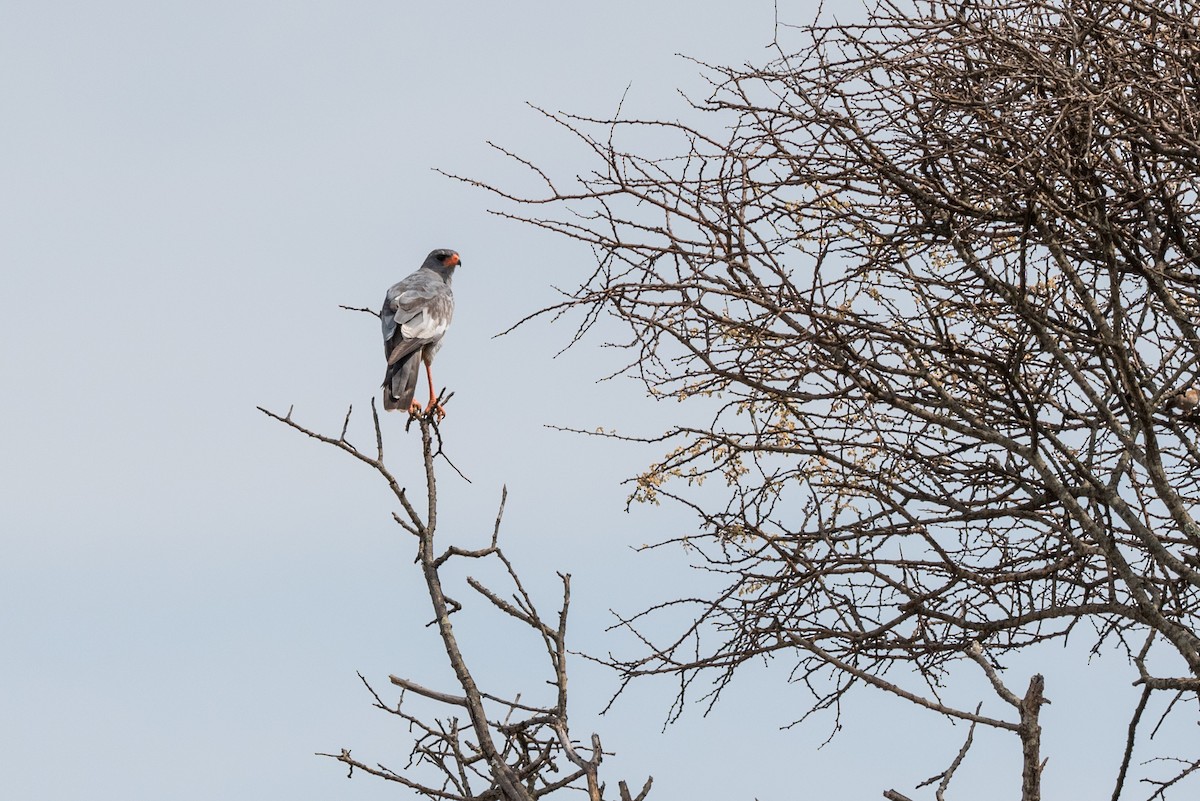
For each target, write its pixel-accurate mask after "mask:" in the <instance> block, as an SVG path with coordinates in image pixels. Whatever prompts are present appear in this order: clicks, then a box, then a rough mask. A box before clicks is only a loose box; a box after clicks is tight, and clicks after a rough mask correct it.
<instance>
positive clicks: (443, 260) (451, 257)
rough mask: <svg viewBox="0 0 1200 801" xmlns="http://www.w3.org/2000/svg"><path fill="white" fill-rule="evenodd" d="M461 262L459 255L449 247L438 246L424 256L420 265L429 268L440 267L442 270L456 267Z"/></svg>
mask: <svg viewBox="0 0 1200 801" xmlns="http://www.w3.org/2000/svg"><path fill="white" fill-rule="evenodd" d="M461 263H462V259H461V258H459V255H458V253H457V252H456V251H453V250H450V249H449V248H438V249H437V250H435V251H433V252H432V253H430V254H429V255H428V256H426V257H425V263H424V264H422V265H421V266H422V267H428V268H429V269H431V270H432V269H438V268H441V269H442V270H449V269H452V268H454V267H457V266H458V265H459V264H461Z"/></svg>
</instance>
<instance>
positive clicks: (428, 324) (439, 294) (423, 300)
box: [379, 248, 462, 418]
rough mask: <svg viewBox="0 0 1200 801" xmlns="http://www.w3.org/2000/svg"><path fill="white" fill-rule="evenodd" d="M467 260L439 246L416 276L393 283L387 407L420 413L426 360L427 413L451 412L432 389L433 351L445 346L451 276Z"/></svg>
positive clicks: (386, 336) (386, 316)
mask: <svg viewBox="0 0 1200 801" xmlns="http://www.w3.org/2000/svg"><path fill="white" fill-rule="evenodd" d="M461 263H462V259H460V258H459V256H458V254H457V253H455V252H454V251H453V250H447V249H445V248H442V249H439V250H435V251H433V252H432V253H430V254H429V255H428V256H426V257H425V262H424V263H423V264H422V265H421V267H420V268H419V269H418V270H417V271H416V272H415V273H413V274H412V275H410V276H408V277H407V278H405V279H404V280H403V281H400V282H399V283H397V284H394V285H392V288H391V289H389V290H388V291H387V296H386V297H385V298H384V300H383V309H381V310H380V312H379V319H380V320H381V321H382V322H383V352H384V354H385V355H386V356H387V373H386V374H385V375H384V377H383V408H384V409H387V410H389V411H391V410H393V409H408V412H409V414H421V413H422V411H421V402H420V401H417V400H413V395H414V394H415V393H416V391H417V374H418V373H419V372H420V366H421V363H422V362H424V363H425V377H426V378H427V379H428V381H429V404H428V405H427V406H426V407H425V410H424V413H425V414H429V413H430V412H434V411H436V412H437V415H438V417H439V418H440V417H445V416H446V411H445V410H444V409H443V408H442V407H441V405H440V404H438V402H437V395H436V394H435V392H434V389H433V369H432V368H431V367H430V365H431V364H432V363H433V357H434V354H436V353H437V352H438V350H439V349H440V348H441V347H442V337H443V336H445V334H446V329H447V328H449V327H450V319H451V318H452V317H453V316H454V294H453V293H452V292H451V291H450V279H451V278H453V276H454V268H455V267H457V266H458V265H459V264H461Z"/></svg>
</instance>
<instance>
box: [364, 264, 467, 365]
mask: <svg viewBox="0 0 1200 801" xmlns="http://www.w3.org/2000/svg"><path fill="white" fill-rule="evenodd" d="M453 316H454V296H453V295H452V294H451V293H450V287H449V286H447V285H446V282H445V281H443V280H442V279H441V277H440V276H439V275H437V274H436V273H432V272H429V271H427V270H422V271H418V272H416V273H414V274H412V275H410V276H409V277H408V278H405V279H404V280H403V281H401V282H400V283H398V284H396V285H395V286H393V287H392V288H391V289H389V290H388V293H387V297H386V298H385V300H384V304H383V312H382V313H381V314H380V319H381V320H382V322H383V347H384V352H385V353H386V354H387V361H388V364H395V363H396V362H397V361H399V360H400V359H403V358H404V357H405V356H407V355H408V354H410V353H412V352H413V351H414V350H417V349H419V348H422V347H424V346H425V345H428V344H431V343H434V342H437V341H438V340H440V339H441V338H442V336H443V335H444V334H445V333H446V329H447V328H449V327H450V320H451V318H452V317H453Z"/></svg>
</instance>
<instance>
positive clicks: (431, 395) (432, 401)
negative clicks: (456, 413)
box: [414, 362, 446, 420]
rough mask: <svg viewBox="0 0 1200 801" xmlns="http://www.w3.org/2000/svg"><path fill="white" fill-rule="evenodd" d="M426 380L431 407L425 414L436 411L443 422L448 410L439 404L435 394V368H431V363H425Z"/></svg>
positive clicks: (429, 406)
mask: <svg viewBox="0 0 1200 801" xmlns="http://www.w3.org/2000/svg"><path fill="white" fill-rule="evenodd" d="M425 379H426V380H427V381H428V382H429V405H428V406H426V407H425V414H429V413H430V412H432V411H436V412H437V416H438V419H439V420H441V419H443V418H445V416H446V410H445V409H443V408H442V407H441V406H440V405H439V404H438V402H437V395H435V394H434V392H433V368H432V367H430V365H429V362H425ZM414 403H415V401H414Z"/></svg>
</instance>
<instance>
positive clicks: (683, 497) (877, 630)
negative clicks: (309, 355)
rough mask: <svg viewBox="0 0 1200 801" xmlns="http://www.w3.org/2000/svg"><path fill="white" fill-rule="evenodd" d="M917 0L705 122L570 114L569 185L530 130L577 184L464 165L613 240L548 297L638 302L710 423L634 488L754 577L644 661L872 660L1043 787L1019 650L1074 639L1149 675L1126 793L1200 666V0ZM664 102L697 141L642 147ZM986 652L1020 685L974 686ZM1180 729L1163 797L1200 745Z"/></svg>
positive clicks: (808, 672)
mask: <svg viewBox="0 0 1200 801" xmlns="http://www.w3.org/2000/svg"><path fill="white" fill-rule="evenodd" d="M915 6H916V7H915V8H912V7H910V6H909V4H907V3H899V2H895V3H893V2H891V0H883V2H881V3H879V5H878V6H876V7H875V8H874V10H873V11H872V12H871V14H870V16H869V19H868V20H867V21H866V22H865V23H862V24H837V23H835V24H826V23H824V22H821V21H818V22H817V23H814V24H810V25H805V26H801V27H798V28H793V27H787V26H785V27H781V28H780V29H779V33H778V34H777V37H776V40H777V41H776V44H775V47H776V56H775V60H774V61H772V62H771V63H769V64H767V65H766V66H763V67H752V66H745V67H733V68H727V67H718V66H704V67H703V69H704V70H705V74H706V75H707V76H708V78H709V80H710V81H711V84H712V93H711V96H709V97H708V98H707V99H706V100H703V101H701V102H696V103H695V104H694V106H693V110H694V111H695V112H696V113H695V114H693V115H692V116H693V118H694V119H695V120H696V121H695V122H694V123H685V122H682V121H672V120H661V119H650V120H639V119H625V118H621V116H620V114H618V115H617V118H616V119H595V118H588V117H581V116H574V115H569V114H548V115H547V116H548V117H549V118H550V119H552V120H553V121H554V122H556V123H558V124H560V125H562V126H563V127H564V128H565V129H566V130H568V131H569V132H571V133H573V134H574V135H576V136H577V137H578V139H579V141H581V142H582V143H583V144H584V145H585V147H586V148H587V150H588V152H589V154H590V157H591V158H592V162H593V163H592V167H591V170H592V171H591V172H589V173H588V174H586V175H584V176H582V177H580V178H578V180H577V181H574V182H572V183H570V184H567V183H562V182H559V181H557V180H556V179H555V178H553V177H552V176H550V175H548V174H546V173H545V172H544V171H542V170H541V169H539V168H538V167H537V166H536V165H535V164H533V163H532V162H530V161H528V160H525V159H523V158H521V157H518V156H514V158H517V159H518V160H519V161H521V162H522V163H524V164H527V165H528V166H530V167H531V169H532V171H533V173H532V174H533V176H534V177H535V178H536V179H537V180H538V181H539V182H541V183H542V185H543V186H544V187H545V191H542V192H535V193H524V192H521V193H518V192H517V191H515V190H513V189H509V188H503V187H501V188H497V187H494V186H488V185H486V184H483V183H480V182H478V181H475V180H471V179H464V180H468V182H470V183H475V184H477V185H480V186H484V187H486V188H487V189H489V190H490V191H493V192H496V193H497V194H499V195H501V196H502V197H503V198H505V199H506V200H507V201H510V202H512V204H513V205H509V206H507V207H506V208H505V209H504V210H502V211H501V213H502V214H504V215H506V216H509V217H513V218H515V219H520V220H524V221H526V222H529V223H532V224H534V225H536V226H539V227H541V228H542V229H546V230H549V231H552V232H554V233H556V234H560V235H563V236H566V237H569V238H571V239H574V240H578V241H580V242H584V243H587V244H588V245H590V246H591V247H592V249H593V250H594V252H595V254H596V260H597V266H596V269H595V271H594V272H593V273H592V275H590V276H589V277H587V278H586V279H585V280H584V281H583V282H582V283H581V285H580V286H579V288H578V289H577V290H575V291H573V292H570V293H567V296H566V297H565V299H564V300H563V302H562V303H561V304H559V305H556V306H554V307H552V308H549V309H545V310H543V311H542V312H540V313H539V314H551V315H554V316H558V315H561V314H568V313H571V312H578V313H579V314H580V315H581V317H580V318H577V319H580V323H579V327H578V333H577V335H576V340H577V339H578V338H579V337H582V336H584V334H586V333H587V332H588V330H589V329H590V328H591V327H592V326H593V324H594V323H595V322H596V321H597V320H599V319H601V318H603V317H605V316H606V315H607V316H611V317H613V318H615V319H616V320H617V321H618V322H619V323H620V324H621V325H622V327H623V328H622V330H623V331H624V332H627V334H628V338H627V339H623V338H618V339H617V340H616V341H615V342H613V343H612V344H615V345H618V346H620V347H624V348H626V349H628V352H629V354H630V357H629V361H628V367H627V372H629V373H630V374H633V375H635V376H637V377H639V378H640V379H641V381H643V382H644V385H645V387H646V389H647V390H648V392H649V393H650V395H652V396H653V397H655V398H658V399H661V400H668V401H671V402H676V401H678V402H681V403H682V404H683V406H681V407H680V408H681V415H687V416H690V417H691V418H692V419H697V420H700V421H702V422H699V423H696V424H689V425H679V426H677V427H674V428H673V429H671V430H669V431H667V432H665V433H664V434H662V436H653V437H648V438H646V441H653V442H661V443H663V445H664V447H665V448H667V450H666V453H665V455H664V457H663V458H662V459H661V461H659V462H658V463H656V464H654V465H652V466H650V468H649V469H648V470H646V471H645V472H644V473H643V474H642V475H640V476H638V477H637V479H636V486H635V489H634V493H633V496H634V498H635V499H636V500H640V501H651V502H658V501H659V500H661V499H671V500H673V501H677V502H679V503H682V504H685V505H687V506H688V507H690V508H691V509H692V510H694V512H695V513H696V515H697V516H698V519H699V530H698V531H697V532H689V533H688V534H687V536H686V538H681V539H686V541H687V543H688V544H689V545H690V546H693V548H694V549H695V552H696V553H699V554H700V555H701V560H702V564H703V565H704V566H706V567H707V568H709V569H710V570H713V571H717V572H720V573H724V574H725V575H726V576H727V578H728V583H727V586H726V587H725V589H724V590H723V591H722V592H720V593H719V594H717V595H715V596H713V597H691V598H676V599H668V600H665V601H664V603H663V604H662V605H661V606H658V607H655V608H653V609H649V610H646V611H645V612H644V613H642V614H641V615H638V616H635V617H633V618H631V619H629V620H627V621H624V624H625V625H627V626H629V627H630V628H634V629H636V630H638V631H639V632H640V633H641V634H642V636H643V637H644V638H645V641H646V642H648V643H651V645H650V647H649V648H648V650H647V651H646V652H645V653H641V654H635V655H633V656H631V657H629V658H626V659H620V660H616V661H615V664H616V665H617V667H618V668H619V669H620V670H621V671H622V672H623V674H624V676H625V677H626V680H630V679H633V678H635V677H638V676H643V675H647V674H664V673H665V674H677V675H678V676H680V677H681V679H682V682H681V686H682V687H683V690H682V691H681V693H680V696H679V698H678V701H679V702H682V701H683V700H684V699H685V696H686V695H687V693H688V692H689V689H690V688H691V687H692V686H693V684H694V682H695V681H696V679H698V678H699V677H701V676H706V677H709V678H711V679H712V680H713V682H714V684H713V689H712V691H711V692H712V693H713V695H714V696H715V695H719V693H720V690H721V688H723V687H724V686H726V683H727V682H728V681H730V680H732V679H733V677H734V676H735V674H736V672H737V670H738V668H739V667H740V666H742V665H743V664H745V663H746V662H747V661H749V660H753V659H757V658H763V657H774V658H777V659H786V660H790V661H791V663H792V664H793V665H794V676H795V677H796V679H797V680H798V681H800V682H803V683H804V684H806V685H807V686H808V687H810V688H811V691H812V703H811V706H810V708H809V709H808V712H809V713H811V712H812V711H815V710H819V709H826V708H833V709H836V708H838V705H839V704H840V702H841V701H842V699H843V698H844V697H845V695H846V693H848V692H849V691H850V690H851V689H852V688H854V687H856V686H860V685H869V686H872V687H875V688H878V689H881V690H884V691H887V692H889V693H893V694H895V695H898V696H900V697H902V698H905V699H907V700H909V701H911V702H912V703H914V704H917V705H919V706H921V707H925V708H927V709H930V710H934V711H935V712H937V713H940V714H941V715H944V716H947V717H949V718H952V719H958V720H963V721H969V722H970V724H971V729H972V733H973V732H974V728H975V727H976V726H985V727H992V728H995V729H999V730H1004V731H1009V732H1012V733H1013V734H1014V735H1015V736H1017V737H1018V738H1019V739H1020V742H1021V745H1022V754H1023V764H1022V769H1021V775H1022V782H1021V783H1022V798H1024V799H1027V800H1031V799H1036V798H1039V797H1040V783H1041V771H1042V768H1043V766H1044V764H1045V762H1044V760H1045V757H1044V755H1043V754H1042V753H1041V743H1040V732H1041V728H1040V724H1039V717H1038V713H1039V709H1040V708H1041V706H1042V704H1043V702H1044V697H1043V691H1044V689H1045V684H1044V680H1043V677H1042V675H1032V676H1027V677H1026V679H1022V680H1020V681H1021V683H1022V684H1025V682H1026V681H1027V682H1028V687H1027V689H1026V690H1025V692H1024V694H1020V693H1019V691H1015V690H1013V689H1012V688H1010V687H1009V686H1007V683H1006V682H1008V681H1011V680H1010V679H1006V677H1005V676H1004V675H1003V674H1002V672H1001V670H1000V669H999V668H998V665H999V663H1000V662H1001V661H1003V660H1004V657H1005V655H1006V654H1011V653H1014V652H1025V651H1030V650H1032V649H1034V648H1035V647H1036V646H1039V645H1042V644H1045V643H1049V642H1054V641H1064V640H1066V639H1067V638H1068V637H1069V636H1070V635H1072V634H1074V636H1075V638H1076V641H1078V640H1079V639H1080V638H1087V639H1088V641H1087V643H1086V645H1087V646H1088V648H1089V649H1090V651H1091V653H1092V654H1093V655H1094V656H1096V657H1101V656H1110V655H1115V656H1117V657H1118V658H1117V659H1116V660H1109V661H1110V662H1112V663H1113V664H1114V665H1117V664H1120V663H1122V659H1121V658H1120V657H1124V660H1125V662H1124V663H1125V664H1128V665H1129V669H1130V671H1131V675H1130V679H1131V681H1133V682H1134V683H1135V684H1137V685H1140V687H1141V688H1142V692H1143V694H1142V697H1141V700H1140V703H1139V704H1138V705H1137V707H1136V709H1135V710H1133V712H1132V716H1131V719H1130V723H1129V726H1128V731H1127V733H1123V734H1122V735H1121V736H1123V737H1125V739H1126V748H1125V757H1124V760H1123V763H1122V764H1121V765H1119V766H1114V768H1113V773H1114V790H1113V794H1112V797H1113V798H1114V799H1116V798H1118V797H1119V796H1121V794H1122V792H1123V790H1126V789H1128V785H1130V784H1131V779H1130V778H1129V772H1130V766H1131V759H1132V755H1133V752H1134V749H1135V741H1136V738H1137V735H1138V732H1139V726H1140V722H1141V720H1142V713H1143V710H1144V709H1145V708H1146V706H1147V704H1148V703H1149V702H1151V700H1152V699H1154V698H1157V697H1158V696H1159V695H1160V694H1161V695H1162V696H1163V697H1164V703H1163V706H1165V707H1166V713H1164V714H1168V715H1176V716H1177V715H1189V714H1191V715H1195V714H1196V703H1195V701H1196V697H1197V691H1198V690H1200V638H1198V637H1197V624H1198V622H1200V614H1198V613H1200V527H1198V525H1197V521H1196V516H1195V515H1196V508H1197V507H1196V504H1197V502H1198V500H1200V497H1198V491H1200V441H1198V439H1197V423H1198V422H1200V415H1197V398H1200V389H1198V387H1197V373H1198V365H1200V358H1198V354H1200V339H1198V337H1197V330H1196V318H1197V314H1198V312H1200V206H1198V203H1200V5H1198V4H1197V3H1196V2H1194V1H1193V0H1155V1H1154V2H1150V1H1149V0H1045V1H1042V0H954V2H947V1H946V0H920V1H919V2H917V3H915ZM785 39H786V41H787V42H788V43H790V44H788V43H785V42H784V40H785ZM796 43H798V44H796ZM641 131H649V132H651V133H653V134H654V135H655V136H654V137H653V141H654V142H655V143H656V146H658V145H661V143H662V142H663V141H665V139H668V138H671V137H674V138H673V141H674V142H675V143H676V144H675V146H674V149H672V148H671V147H669V146H668V147H667V148H666V149H665V150H663V151H660V152H659V153H656V154H639V153H636V152H630V151H628V150H626V149H622V146H621V145H620V142H621V141H623V139H624V138H626V137H629V136H633V135H635V134H637V133H638V132H641ZM534 316H535V317H536V316H538V315H534ZM620 336H621V337H623V336H624V334H622V335H620ZM704 421H707V422H704ZM705 482H707V483H705ZM702 483H703V484H704V486H703V487H701V486H700V485H701V484H702ZM714 484H715V485H717V486H716V487H714ZM684 604H687V605H691V607H692V608H693V613H694V615H693V617H694V622H693V623H692V624H691V625H689V626H687V627H685V628H684V630H682V631H678V630H676V631H674V633H673V634H672V635H671V636H669V637H665V638H664V636H663V635H662V634H661V633H660V631H659V630H658V629H656V628H655V627H654V625H653V621H654V620H655V619H656V614H655V613H656V612H660V611H663V610H667V609H669V610H671V612H672V613H675V612H677V611H678V609H679V608H680V606H681V605H684ZM965 672H979V673H981V674H982V675H984V676H986V678H987V679H988V680H989V681H990V683H991V686H992V687H993V688H994V691H995V693H996V697H994V698H992V699H991V701H988V702H986V703H985V706H986V707H987V708H989V709H994V711H992V712H989V713H981V711H980V710H981V707H976V706H974V705H973V704H972V705H971V706H962V705H954V704H952V703H950V702H948V701H946V700H945V699H944V698H943V696H942V694H941V692H940V688H943V687H946V686H950V685H952V683H953V682H954V681H955V679H956V677H960V676H962V675H964V673H965ZM1181 698H1182V699H1184V700H1185V701H1187V703H1178V704H1176V703H1174V701H1175V700H1179V699H1181ZM1168 699H1171V700H1170V703H1166V701H1167V700H1168ZM984 700H986V699H984ZM998 703H999V706H997V704H998ZM801 714H803V712H802V713H801ZM969 744H970V739H969V738H968V740H967V745H968V746H969ZM1180 747H1181V748H1191V752H1190V754H1187V753H1185V754H1183V755H1182V756H1179V755H1174V754H1173V755H1172V758H1173V759H1175V760H1176V762H1175V764H1177V765H1178V766H1179V769H1178V771H1177V772H1176V773H1174V774H1172V775H1169V776H1166V777H1159V776H1156V775H1154V770H1157V769H1158V768H1160V767H1161V764H1162V763H1155V765H1154V766H1152V768H1151V769H1149V770H1148V772H1149V774H1151V775H1147V776H1146V777H1144V778H1143V779H1142V781H1143V782H1148V784H1147V785H1145V786H1148V787H1149V793H1150V795H1151V797H1166V794H1167V792H1168V791H1169V790H1171V789H1173V788H1175V787H1178V786H1179V782H1180V781H1181V780H1183V779H1184V778H1186V777H1187V776H1188V775H1190V774H1193V773H1195V772H1196V771H1197V770H1200V754H1197V750H1196V749H1195V746H1194V743H1192V744H1187V745H1184V746H1180ZM964 753H965V752H964ZM962 756H963V755H962V754H960V755H959V757H958V758H957V759H956V760H955V763H954V765H952V766H951V767H950V768H949V769H948V770H947V771H945V772H943V774H940V775H939V777H935V781H936V782H938V783H939V787H938V790H937V794H938V796H939V797H941V795H942V793H943V792H944V790H945V786H944V785H945V783H947V782H948V781H949V777H950V776H951V775H953V771H954V769H955V768H956V767H957V765H958V763H959V762H960V761H961V758H962ZM889 793H890V795H889V797H894V798H902V797H903V796H901V794H899V793H897V792H896V791H894V790H890V791H889Z"/></svg>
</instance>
